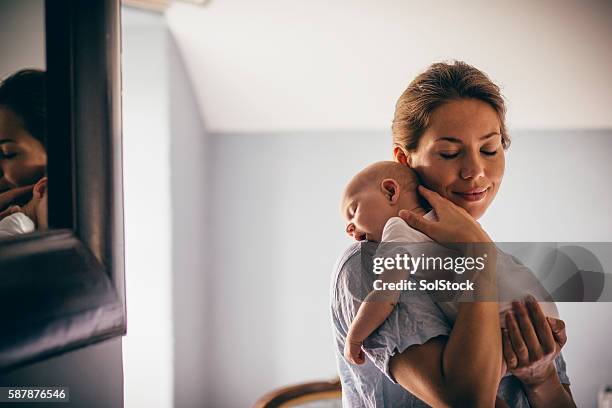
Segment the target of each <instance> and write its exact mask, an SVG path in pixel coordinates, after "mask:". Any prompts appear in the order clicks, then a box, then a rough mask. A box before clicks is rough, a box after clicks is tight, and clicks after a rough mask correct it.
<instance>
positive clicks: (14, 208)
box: [0, 205, 22, 220]
mask: <svg viewBox="0 0 612 408" xmlns="http://www.w3.org/2000/svg"><path fill="white" fill-rule="evenodd" d="M21 211H22V210H21V207H20V206H18V205H11V206H10V207H9V208H7V209H6V210H4V211H2V212H0V220H2V219H4V218H6V217H8V216H9V215H11V214H15V213H17V212H21Z"/></svg>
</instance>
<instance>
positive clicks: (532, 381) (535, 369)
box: [502, 298, 576, 408]
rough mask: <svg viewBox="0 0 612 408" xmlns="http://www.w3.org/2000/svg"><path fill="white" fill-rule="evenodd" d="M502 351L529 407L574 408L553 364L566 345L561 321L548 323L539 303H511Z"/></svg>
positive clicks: (570, 396) (530, 300) (531, 299)
mask: <svg viewBox="0 0 612 408" xmlns="http://www.w3.org/2000/svg"><path fill="white" fill-rule="evenodd" d="M506 327H507V329H506V330H504V332H503V336H502V337H503V350H504V358H505V360H506V364H507V365H508V369H509V371H510V372H511V373H512V374H513V375H514V376H515V377H517V378H518V379H519V380H520V381H521V382H522V384H523V388H524V389H525V393H526V394H527V399H528V400H529V404H530V405H531V406H532V407H534V408H540V407H560V408H563V407H575V406H576V404H575V403H574V400H573V398H572V394H571V392H570V391H569V386H568V385H566V384H561V382H560V381H559V376H558V375H557V369H556V367H555V364H554V361H555V358H556V357H557V355H558V354H559V352H560V351H561V348H562V347H563V345H565V342H566V341H567V336H566V335H565V324H564V323H563V321H562V320H558V319H550V320H548V319H547V318H546V317H545V316H544V313H542V310H541V309H540V306H539V304H538V302H536V301H535V300H534V299H533V298H528V299H527V301H526V302H525V303H522V302H514V303H513V305H512V311H509V312H507V313H506Z"/></svg>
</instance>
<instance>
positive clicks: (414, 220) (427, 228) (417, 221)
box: [398, 210, 435, 237]
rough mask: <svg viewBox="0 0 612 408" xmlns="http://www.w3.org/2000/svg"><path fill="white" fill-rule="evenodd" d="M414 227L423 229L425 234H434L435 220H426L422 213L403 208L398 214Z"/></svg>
mask: <svg viewBox="0 0 612 408" xmlns="http://www.w3.org/2000/svg"><path fill="white" fill-rule="evenodd" d="M398 215H399V216H400V218H402V219H403V220H404V221H406V223H407V224H408V225H410V226H411V227H412V228H414V229H416V230H419V231H421V232H422V233H423V234H425V235H428V236H429V237H431V236H432V229H433V228H435V227H434V225H433V224H435V222H434V221H430V220H426V219H425V218H423V217H422V216H420V215H417V214H415V213H413V212H412V211H408V210H401V211H400V212H399V214H398Z"/></svg>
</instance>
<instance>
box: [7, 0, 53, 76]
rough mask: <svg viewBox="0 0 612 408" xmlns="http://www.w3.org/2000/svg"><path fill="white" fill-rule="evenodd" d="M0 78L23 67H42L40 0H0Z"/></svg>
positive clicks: (43, 51) (41, 5)
mask: <svg viewBox="0 0 612 408" xmlns="http://www.w3.org/2000/svg"><path fill="white" fill-rule="evenodd" d="M0 55H2V58H0V79H2V78H4V77H5V76H7V75H9V74H12V73H14V72H15V71H17V70H20V69H23V68H37V69H45V7H44V1H43V0H20V1H12V0H0Z"/></svg>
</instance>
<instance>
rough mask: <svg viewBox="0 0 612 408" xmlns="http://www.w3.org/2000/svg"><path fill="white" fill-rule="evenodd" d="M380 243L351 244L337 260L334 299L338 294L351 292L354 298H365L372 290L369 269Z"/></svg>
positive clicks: (333, 277) (333, 279)
mask: <svg viewBox="0 0 612 408" xmlns="http://www.w3.org/2000/svg"><path fill="white" fill-rule="evenodd" d="M377 246H378V243H376V242H367V241H360V242H355V243H353V244H351V245H350V246H349V247H348V248H346V249H345V250H344V251H343V252H342V254H340V256H339V257H338V259H337V260H336V263H335V265H334V269H333V272H332V277H331V288H330V289H331V293H332V298H334V297H335V296H334V294H336V295H337V294H338V292H346V291H348V292H350V293H351V294H352V296H354V297H357V298H360V297H365V296H366V295H367V293H368V292H369V289H370V288H371V285H369V279H371V278H370V277H369V274H368V273H366V271H367V270H368V268H370V270H371V263H372V258H373V257H374V254H375V253H376V248H377Z"/></svg>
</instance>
